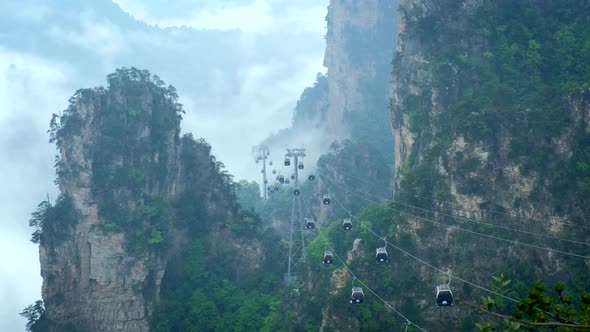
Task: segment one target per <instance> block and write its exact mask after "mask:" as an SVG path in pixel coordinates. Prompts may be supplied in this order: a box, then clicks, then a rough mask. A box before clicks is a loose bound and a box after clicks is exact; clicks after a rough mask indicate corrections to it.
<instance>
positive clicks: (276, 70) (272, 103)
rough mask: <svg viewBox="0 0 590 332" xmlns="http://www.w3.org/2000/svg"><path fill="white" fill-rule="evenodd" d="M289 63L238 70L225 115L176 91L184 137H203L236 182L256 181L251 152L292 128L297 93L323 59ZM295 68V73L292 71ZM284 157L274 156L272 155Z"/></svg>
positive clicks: (247, 67)
mask: <svg viewBox="0 0 590 332" xmlns="http://www.w3.org/2000/svg"><path fill="white" fill-rule="evenodd" d="M291 60H292V61H290V62H283V61H278V60H276V61H271V62H269V63H265V64H256V65H252V66H250V65H248V66H244V67H242V69H241V70H240V71H239V74H238V77H239V80H240V88H239V93H238V94H237V95H234V96H230V97H231V98H230V99H231V100H230V102H229V104H228V105H227V107H228V110H224V112H216V111H215V110H211V109H207V106H205V104H200V105H199V103H207V102H208V101H207V100H200V101H198V100H195V99H193V98H192V97H191V94H190V93H184V92H183V91H180V95H181V99H182V100H181V101H182V103H183V104H184V105H185V109H186V110H187V114H186V115H185V120H184V121H183V125H182V127H183V132H193V133H194V135H195V136H196V137H200V136H203V137H205V138H206V139H207V140H208V142H209V143H210V144H211V145H212V147H213V153H214V154H215V155H216V156H217V158H218V159H219V160H221V161H222V162H224V163H225V164H226V165H227V167H228V170H229V172H230V173H231V174H233V175H234V176H235V178H236V179H242V178H245V179H249V180H258V177H259V172H258V168H257V167H256V165H255V163H254V161H253V160H252V158H251V156H250V148H251V147H252V146H254V145H256V144H258V143H260V142H261V141H262V140H264V139H265V138H266V137H267V136H268V135H269V134H270V133H271V132H276V131H278V130H280V129H283V128H287V127H290V125H291V120H292V116H293V108H294V107H295V102H296V100H297V99H298V98H299V96H300V94H301V91H303V89H304V88H305V87H307V86H309V85H310V81H311V80H313V79H314V78H315V77H316V74H317V72H319V71H321V70H322V69H323V68H322V66H321V57H300V58H295V59H291ZM293 68H297V71H295V72H292V71H291V70H292V69H293ZM290 69H291V70H290ZM182 96H184V97H182ZM282 152H283V151H275V155H277V156H278V154H279V153H282ZM277 158H278V157H277ZM277 160H278V159H277Z"/></svg>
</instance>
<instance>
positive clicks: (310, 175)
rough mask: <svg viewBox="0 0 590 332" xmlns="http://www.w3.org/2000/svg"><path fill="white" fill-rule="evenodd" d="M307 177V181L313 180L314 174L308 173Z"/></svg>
mask: <svg viewBox="0 0 590 332" xmlns="http://www.w3.org/2000/svg"><path fill="white" fill-rule="evenodd" d="M307 179H308V180H309V181H313V180H315V175H313V174H309V176H308V177H307Z"/></svg>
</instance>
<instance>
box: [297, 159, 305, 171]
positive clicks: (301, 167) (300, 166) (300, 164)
mask: <svg viewBox="0 0 590 332" xmlns="http://www.w3.org/2000/svg"><path fill="white" fill-rule="evenodd" d="M297 168H299V169H303V168H304V166H303V161H300V162H299V164H298V165H297Z"/></svg>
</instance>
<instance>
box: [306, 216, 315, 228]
mask: <svg viewBox="0 0 590 332" xmlns="http://www.w3.org/2000/svg"><path fill="white" fill-rule="evenodd" d="M304 220H305V228H307V229H312V228H314V227H315V221H314V220H313V219H312V218H305V219H304Z"/></svg>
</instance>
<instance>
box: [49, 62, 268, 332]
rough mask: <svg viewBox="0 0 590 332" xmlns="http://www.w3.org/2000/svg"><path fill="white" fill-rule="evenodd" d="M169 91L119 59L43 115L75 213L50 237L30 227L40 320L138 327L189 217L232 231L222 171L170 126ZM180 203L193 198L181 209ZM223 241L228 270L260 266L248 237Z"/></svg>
mask: <svg viewBox="0 0 590 332" xmlns="http://www.w3.org/2000/svg"><path fill="white" fill-rule="evenodd" d="M176 98H177V96H176V93H175V90H174V88H172V87H165V86H164V85H163V82H161V81H160V80H159V78H157V77H155V76H154V77H153V78H152V77H150V74H149V73H147V72H146V71H138V70H135V69H131V70H126V69H122V70H118V71H117V73H115V74H112V75H110V76H109V86H108V88H107V89H104V88H95V89H86V90H79V91H78V92H76V94H75V95H74V97H72V99H71V100H70V102H71V105H70V107H69V108H68V110H66V111H65V112H64V114H63V115H62V116H61V118H60V119H59V120H60V122H59V123H58V122H55V121H54V122H53V127H52V130H53V133H52V136H53V139H55V141H56V142H57V145H58V147H59V156H58V157H59V159H58V163H57V172H58V179H57V182H58V183H59V187H60V190H61V193H62V195H64V196H65V197H68V198H69V199H71V202H72V209H73V212H74V213H75V215H76V216H77V218H76V220H75V222H73V223H71V224H69V225H67V226H66V227H65V228H64V229H62V230H61V236H60V237H57V236H55V233H56V231H55V230H53V229H52V225H45V227H44V231H43V233H42V235H41V242H40V261H41V274H42V277H43V299H44V302H45V307H46V311H45V314H44V317H43V318H44V320H45V321H48V322H49V324H48V326H49V330H50V331H65V330H67V331H76V330H79V331H149V330H150V320H151V319H152V317H153V314H154V309H155V305H156V304H157V302H158V299H159V290H160V283H161V281H162V278H163V276H164V274H165V271H166V266H167V263H166V262H167V257H168V256H171V255H174V253H175V251H177V250H178V248H179V247H181V246H182V244H183V242H185V240H184V239H186V238H187V236H190V235H189V234H190V229H191V227H195V226H193V225H198V227H200V228H201V229H202V230H211V231H212V232H217V233H220V234H223V235H220V236H222V237H224V238H225V239H231V238H232V234H231V231H229V230H228V229H227V227H226V226H227V222H231V221H232V220H233V219H234V218H235V213H234V211H235V203H233V199H232V197H231V195H230V194H229V190H228V188H227V186H226V184H225V181H226V180H227V179H225V178H224V176H223V175H222V174H220V172H219V169H218V165H217V164H216V163H215V162H214V159H212V157H211V155H210V147H209V146H208V145H207V144H206V143H203V142H196V141H195V140H193V139H192V137H190V136H185V137H182V138H180V137H179V123H180V114H181V112H182V109H181V106H180V105H179V104H178V103H177V102H176ZM187 206H189V207H195V206H200V207H202V209H201V210H198V211H196V212H195V213H193V214H188V216H187V214H186V213H184V212H183V209H185V210H186V209H187ZM235 243H237V244H236V245H237V246H238V247H239V248H241V251H240V253H243V254H244V255H246V256H248V258H249V262H251V264H249V265H248V266H244V267H243V269H242V268H241V267H240V268H238V269H242V270H244V271H249V270H252V269H257V268H259V267H260V266H261V263H262V260H263V255H262V252H261V249H260V246H257V244H256V243H250V242H247V241H241V242H240V241H236V242H235ZM227 249H231V248H228V246H227V245H223V241H216V242H213V245H212V248H210V251H211V252H213V253H214V252H217V251H220V250H227ZM240 255H241V254H238V256H240Z"/></svg>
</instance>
